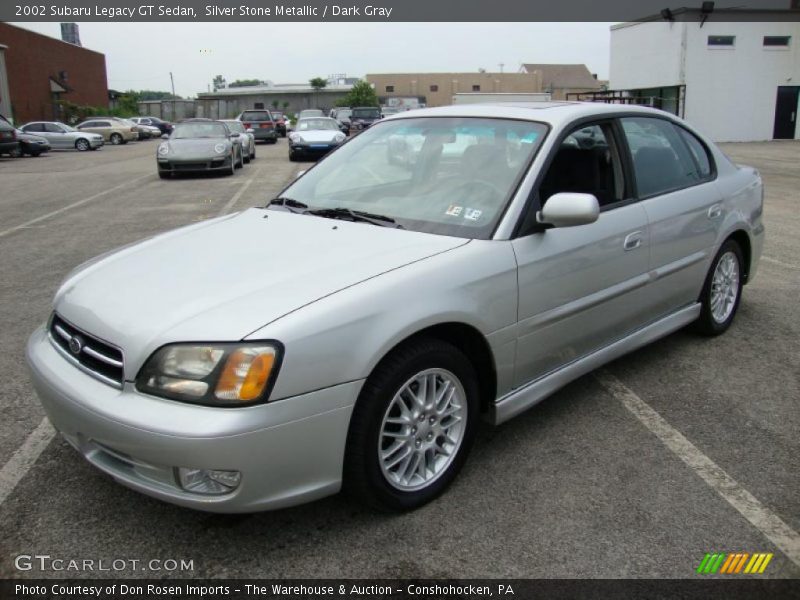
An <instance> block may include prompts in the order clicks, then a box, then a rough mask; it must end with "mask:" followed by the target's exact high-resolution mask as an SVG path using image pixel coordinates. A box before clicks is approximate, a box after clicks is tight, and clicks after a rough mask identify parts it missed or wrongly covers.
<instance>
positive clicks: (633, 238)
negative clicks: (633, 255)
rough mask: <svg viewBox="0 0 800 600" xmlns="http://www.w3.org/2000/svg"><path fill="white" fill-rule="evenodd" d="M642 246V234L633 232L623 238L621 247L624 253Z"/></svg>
mask: <svg viewBox="0 0 800 600" xmlns="http://www.w3.org/2000/svg"><path fill="white" fill-rule="evenodd" d="M641 245H642V232H641V231H634V232H633V233H629V234H628V235H627V236H625V243H624V244H623V245H622V246H623V248H625V251H626V252H627V251H628V250H635V249H636V248H638V247H639V246H641Z"/></svg>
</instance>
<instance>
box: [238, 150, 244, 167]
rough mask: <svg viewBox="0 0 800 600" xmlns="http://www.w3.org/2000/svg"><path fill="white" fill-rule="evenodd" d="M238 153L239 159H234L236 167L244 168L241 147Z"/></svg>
mask: <svg viewBox="0 0 800 600" xmlns="http://www.w3.org/2000/svg"><path fill="white" fill-rule="evenodd" d="M238 154H239V160H237V161H236V168H237V169H242V168H244V156H242V152H241V149H240V150H239V152H238Z"/></svg>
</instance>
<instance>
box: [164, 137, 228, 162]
mask: <svg viewBox="0 0 800 600" xmlns="http://www.w3.org/2000/svg"><path fill="white" fill-rule="evenodd" d="M167 144H168V145H169V150H170V153H172V154H174V155H176V156H180V157H181V158H208V157H209V156H215V155H216V154H219V153H218V152H217V151H216V150H214V146H216V145H217V144H225V145H226V146H228V144H230V141H229V140H226V139H225V138H186V139H178V140H167Z"/></svg>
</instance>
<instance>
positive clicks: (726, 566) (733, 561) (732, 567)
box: [697, 552, 773, 575]
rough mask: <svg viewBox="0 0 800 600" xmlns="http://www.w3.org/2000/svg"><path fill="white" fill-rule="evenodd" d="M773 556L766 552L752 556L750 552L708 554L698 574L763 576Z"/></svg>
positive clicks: (701, 563) (698, 568) (698, 569)
mask: <svg viewBox="0 0 800 600" xmlns="http://www.w3.org/2000/svg"><path fill="white" fill-rule="evenodd" d="M772 556H773V554H772V553H771V552H770V553H766V552H756V553H755V554H750V553H749V552H730V553H726V552H714V553H713V554H712V553H710V552H706V555H705V556H704V557H703V560H702V561H701V562H700V565H699V566H698V567H697V572H698V573H701V574H703V575H706V574H708V575H711V574H714V573H723V574H727V575H735V574H739V573H743V574H751V575H756V574H761V573H763V572H764V570H765V569H766V568H767V565H768V564H769V561H771V560H772Z"/></svg>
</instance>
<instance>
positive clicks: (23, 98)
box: [0, 22, 108, 123]
mask: <svg viewBox="0 0 800 600" xmlns="http://www.w3.org/2000/svg"><path fill="white" fill-rule="evenodd" d="M0 44H3V45H6V46H8V49H7V50H6V51H5V62H6V70H7V73H8V86H9V92H10V95H11V108H12V112H13V114H14V119H15V121H16V122H17V123H24V122H25V121H32V120H37V119H53V118H57V117H58V115H57V114H54V102H53V95H52V93H51V91H50V78H51V77H52V78H54V79H56V80H57V81H61V80H62V79H61V76H62V73H65V74H66V80H64V83H65V84H66V85H67V86H68V87H69V91H68V92H66V93H63V94H61V98H62V99H63V100H66V101H69V102H73V103H75V104H79V105H86V106H99V107H107V106H108V83H107V80H106V59H105V56H104V55H103V54H100V53H99V52H94V51H93V50H88V49H86V48H81V47H80V46H74V45H72V44H67V43H66V42H62V41H61V40H57V39H54V38H51V37H48V36H46V35H41V34H38V33H34V32H32V31H28V30H27V29H22V28H19V27H14V26H13V25H9V24H8V23H2V22H0Z"/></svg>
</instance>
